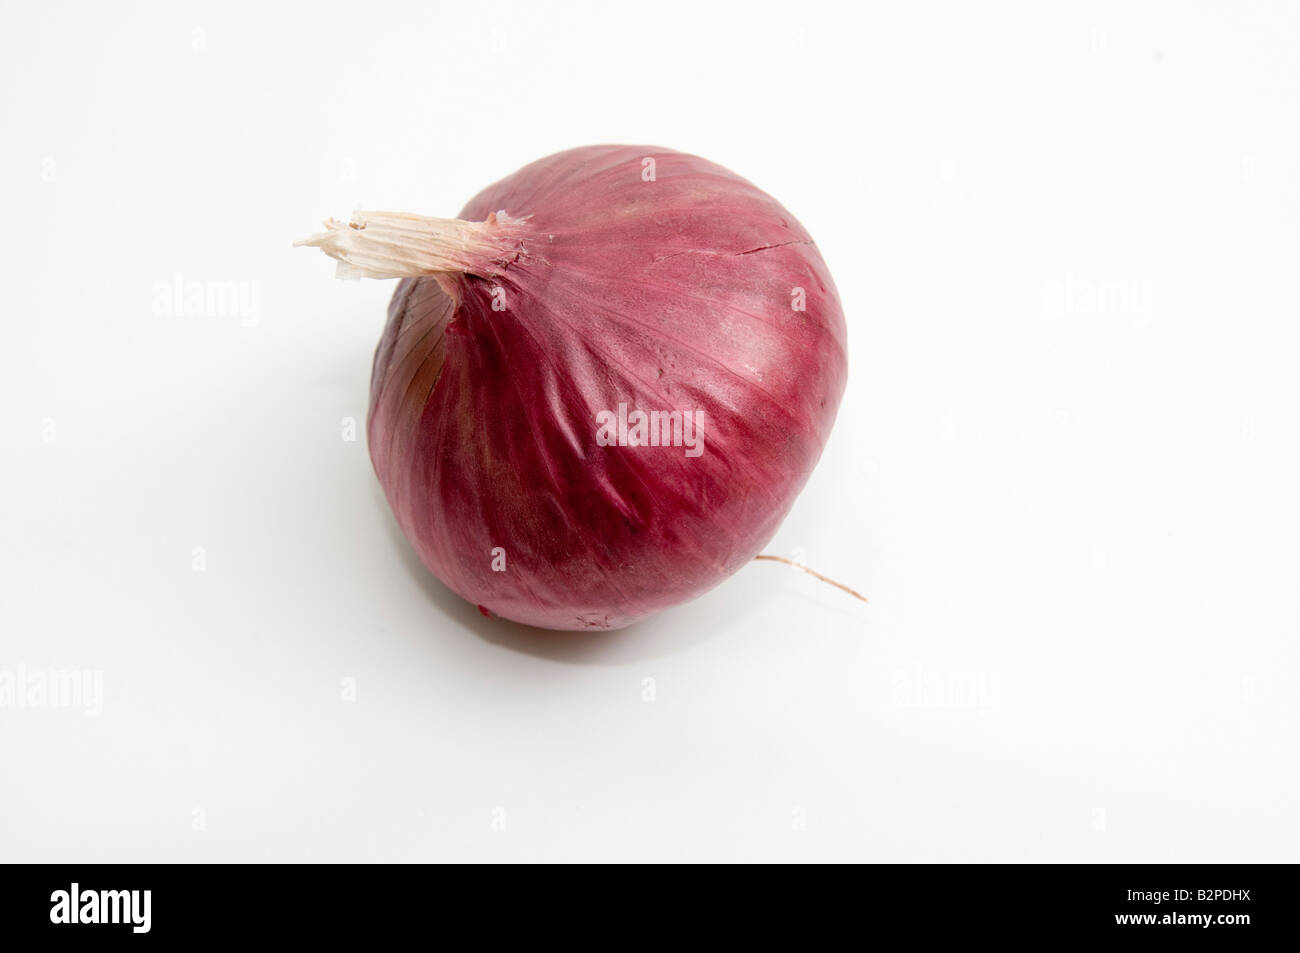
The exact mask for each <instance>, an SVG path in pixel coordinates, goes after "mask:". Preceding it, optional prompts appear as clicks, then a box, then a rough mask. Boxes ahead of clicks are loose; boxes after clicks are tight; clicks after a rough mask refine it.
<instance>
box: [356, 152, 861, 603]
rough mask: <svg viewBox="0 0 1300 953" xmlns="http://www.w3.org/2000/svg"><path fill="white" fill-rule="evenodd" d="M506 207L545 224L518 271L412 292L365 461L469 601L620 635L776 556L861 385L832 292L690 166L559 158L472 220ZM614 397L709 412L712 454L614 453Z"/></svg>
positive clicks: (753, 210)
mask: <svg viewBox="0 0 1300 953" xmlns="http://www.w3.org/2000/svg"><path fill="white" fill-rule="evenodd" d="M646 157H651V158H653V159H654V160H655V180H654V181H644V180H643V178H642V170H643V168H644V166H643V162H642V160H643V159H644V158H646ZM498 210H504V211H505V212H507V213H509V214H510V215H511V216H516V217H519V216H530V217H529V219H528V222H527V225H528V227H529V229H530V233H529V237H528V238H526V239H525V240H524V242H523V249H522V253H521V254H520V255H519V257H518V258H517V259H516V260H514V261H512V262H509V263H508V265H506V266H505V268H504V271H502V273H501V274H499V275H498V276H496V277H492V278H482V277H475V276H456V277H447V276H439V278H437V279H435V278H433V277H420V278H407V279H403V280H402V281H401V282H400V283H399V284H398V287H397V290H396V292H395V294H394V295H393V299H392V303H391V304H390V306H389V316H388V323H387V326H386V327H385V330H384V333H383V337H382V338H381V340H380V342H379V347H378V349H377V350H376V353H375V362H374V372H373V377H372V382H371V403H370V416H369V423H368V435H369V442H370V454H371V459H372V460H373V462H374V467H375V472H376V473H377V474H378V476H379V480H380V483H381V484H382V486H383V488H384V492H385V494H386V495H387V497H388V501H389V504H390V505H391V506H392V509H393V512H394V514H395V515H396V517H397V521H398V523H399V525H400V526H401V528H402V531H403V532H404V533H405V534H406V537H407V538H408V539H409V540H410V541H411V543H412V545H413V546H414V547H415V550H416V551H417V553H418V554H419V556H420V558H421V560H422V561H423V562H424V564H425V565H426V566H427V567H428V568H429V569H430V570H431V571H432V572H433V573H434V575H436V576H437V577H438V578H439V579H441V580H442V581H443V582H444V583H445V584H446V585H447V586H448V587H450V588H451V589H452V590H453V591H455V592H456V593H458V594H459V595H460V596H461V597H463V598H464V599H467V600H468V601H470V602H472V603H475V604H477V605H479V606H480V607H483V608H486V609H487V610H489V611H490V612H492V613H493V614H496V615H500V616H503V617H505V618H507V619H513V620H515V621H517V622H522V623H526V624H529V625H534V626H540V627H543V628H549V629H593V628H594V629H614V628H619V627H622V626H625V625H628V624H630V623H632V622H635V621H637V620H638V619H641V618H644V617H645V616H648V615H650V614H651V613H654V612H657V611H659V610H661V609H665V608H667V607H669V606H673V605H677V604H679V603H682V602H685V601H686V600H688V599H692V598H694V597H695V596H698V595H700V594H701V593H703V592H705V591H706V590H708V589H710V588H712V587H713V586H716V585H717V584H718V583H720V582H722V581H723V580H724V579H726V578H727V577H728V576H730V575H731V574H732V573H734V572H735V571H736V570H738V569H739V568H740V567H742V566H744V565H745V564H746V563H747V562H749V561H750V560H751V559H752V558H753V557H754V556H755V555H756V554H757V553H758V552H759V551H760V549H761V548H762V547H763V546H764V545H765V544H766V543H767V542H768V540H769V539H771V537H772V534H773V533H774V532H775V531H776V529H777V527H778V526H779V525H780V523H781V520H782V519H783V518H784V517H785V515H786V513H787V512H788V511H789V509H790V506H791V504H792V503H793V502H794V499H795V497H796V495H797V494H798V493H799V490H800V489H801V488H802V487H803V485H804V483H805V481H806V480H807V479H808V476H809V474H810V473H811V472H812V469H813V466H814V465H815V464H816V462H817V459H818V457H819V456H820V455H821V452H822V448H823V447H824V446H825V443H826V440H827V437H828V436H829V434H830V431H831V426H832V424H833V423H834V420H835V413H836V410H837V408H838V406H839V402H840V397H841V395H842V394H843V391H844V384H845V377H846V373H847V363H846V356H845V329H844V318H843V314H842V312H841V309H840V302H839V297H838V295H837V293H836V291H835V286H834V284H833V282H832V281H831V276H830V273H829V272H828V271H827V269H826V265H825V264H824V262H823V261H822V258H821V255H819V254H818V252H817V249H816V247H815V246H814V245H813V244H812V241H811V238H810V237H809V235H808V233H807V232H805V231H804V229H803V228H802V226H800V225H799V223H798V222H797V221H795V219H794V218H793V217H792V216H791V215H790V214H789V213H788V212H786V211H785V209H783V208H782V207H781V206H780V205H779V204H778V203H777V202H776V201H775V200H773V199H772V198H771V197H770V196H768V195H766V194H765V193H763V192H761V191H759V190H758V189H757V188H755V187H754V186H753V185H751V184H750V183H748V182H746V181H745V180H744V179H741V178H739V177H738V176H736V175H734V174H733V173H731V172H729V171H727V170H726V169H723V168H722V167H720V166H718V165H715V164H713V163H711V162H707V161H705V160H703V159H700V158H697V157H695V156H690V155H685V154H682V153H678V152H672V151H668V150H664V149H660V148H656V147H646V146H592V147H587V148H581V149H573V150H570V151H568V152H562V153H559V154H557V155H553V156H550V157H548V158H545V159H541V160H539V161H537V162H534V163H532V164H531V165H528V166H526V167H525V168H523V169H521V170H519V171H518V172H516V173H515V174H514V175H511V176H510V177H508V178H506V179H504V180H502V181H500V182H498V183H496V184H495V185H493V186H490V187H489V188H487V189H486V190H484V191H483V192H481V193H480V194H479V195H478V196H476V197H475V198H474V199H473V200H472V201H470V203H469V204H468V205H466V206H465V208H464V210H463V211H462V212H461V214H460V218H462V219H467V220H474V221H480V220H483V219H485V218H486V217H487V216H488V214H489V213H491V212H494V211H498ZM440 282H441V283H442V284H441V285H440ZM494 286H498V287H500V288H501V289H502V290H503V291H504V294H505V303H506V310H504V311H494V310H492V301H493V297H492V294H493V287H494ZM444 288H446V289H447V290H450V291H451V292H452V293H453V295H454V296H449V295H448V294H447V293H446V291H445V290H444ZM795 288H802V289H803V290H804V293H805V295H806V310H803V311H799V310H795V309H794V308H793V307H792V300H793V297H792V296H793V295H794V289H795ZM620 402H622V403H626V404H627V405H628V406H629V408H630V409H642V410H646V411H649V410H682V411H695V410H702V411H703V412H704V424H705V427H704V434H703V446H704V450H703V453H702V454H701V455H700V456H698V457H687V456H686V454H685V452H684V449H683V448H682V447H620V446H599V445H598V444H597V440H596V433H597V424H596V413H597V412H598V411H602V410H611V411H616V410H617V408H618V405H619V404H620ZM497 547H500V549H501V550H503V551H504V558H505V566H506V569H505V571H504V572H498V571H494V570H493V556H492V554H493V550H494V549H495V548H497ZM498 565H500V561H499V560H498Z"/></svg>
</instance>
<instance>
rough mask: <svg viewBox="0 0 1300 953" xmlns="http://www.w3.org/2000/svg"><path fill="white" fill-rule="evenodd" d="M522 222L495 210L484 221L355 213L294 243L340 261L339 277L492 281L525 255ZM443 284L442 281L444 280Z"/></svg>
mask: <svg viewBox="0 0 1300 953" xmlns="http://www.w3.org/2000/svg"><path fill="white" fill-rule="evenodd" d="M523 223H524V219H522V218H511V217H510V216H509V215H507V214H505V212H493V213H492V214H490V215H488V217H487V219H486V220H485V221H482V222H467V221H464V220H462V219H459V218H425V217H424V216H422V215H408V214H406V213H404V212H353V213H352V217H351V218H350V219H348V220H347V221H346V222H341V221H339V220H338V219H335V218H331V219H329V220H328V221H326V222H325V231H323V232H320V233H319V234H316V235H312V236H311V237H310V238H304V239H302V240H300V241H296V242H294V246H295V247H297V246H301V245H309V246H313V247H316V248H319V249H320V250H321V251H323V252H324V253H325V254H327V255H329V256H330V257H331V258H334V259H337V261H338V268H337V270H336V271H335V276H336V277H338V278H350V279H356V278H411V277H415V276H418V275H435V276H444V275H477V276H479V277H481V278H490V277H492V276H494V275H498V274H500V273H501V272H502V271H504V270H505V268H506V266H507V265H508V264H510V262H512V261H514V260H515V259H517V258H518V257H519V255H520V254H521V252H522V251H523V238H524V228H523ZM440 283H441V282H440Z"/></svg>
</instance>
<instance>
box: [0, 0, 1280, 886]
mask: <svg viewBox="0 0 1300 953" xmlns="http://www.w3.org/2000/svg"><path fill="white" fill-rule="evenodd" d="M973 6H974V5H969V4H951V5H933V4H870V5H858V4H845V3H836V4H826V5H820V4H814V3H807V2H800V3H795V4H788V3H785V4H775V5H774V4H759V3H743V4H736V5H734V6H731V7H727V8H724V7H721V6H716V5H713V4H707V3H701V2H690V3H681V4H677V3H666V2H655V3H651V4H627V5H614V4H605V3H590V4H577V3H572V4H568V3H555V4H545V3H524V2H519V3H517V4H503V3H497V4H450V3H427V2H421V3H411V4H408V5H385V4H380V3H347V4H319V3H302V4H298V5H293V6H290V5H281V4H275V5H272V4H266V3H249V4H230V3H211V4H162V3H156V4H155V3H151V4H134V5H127V4H122V3H108V4H98V3H81V4H50V3H44V2H42V3H35V2H33V3H22V4H15V3H6V4H5V6H4V12H3V14H0V97H2V99H0V102H2V106H0V129H3V137H4V139H3V143H4V144H3V148H0V182H3V183H4V204H3V226H2V227H0V260H3V262H4V276H5V282H4V291H3V296H4V297H3V301H4V305H5V307H4V318H3V321H0V361H2V362H3V364H2V368H0V370H2V372H3V373H2V376H0V412H2V417H0V426H2V428H3V435H4V439H3V441H2V442H0V454H2V455H3V457H2V460H0V462H2V467H0V470H2V472H3V474H4V478H3V494H2V495H0V527H2V529H3V543H2V544H0V545H2V547H3V548H2V550H0V587H3V595H2V597H0V672H4V671H8V672H10V673H15V672H17V671H18V667H19V666H25V668H26V670H27V671H29V672H31V671H36V672H38V673H41V672H44V673H49V672H59V671H82V670H86V671H91V672H96V673H100V674H101V676H102V679H103V703H102V713H101V714H100V715H99V716H98V717H93V713H91V714H88V713H87V712H86V711H84V710H78V709H69V708H55V707H45V708H34V707H23V708H18V707H12V706H11V707H7V708H0V763H2V764H3V768H0V857H3V859H6V860H126V861H134V860H142V861H143V860H164V861H166V860H194V861H206V860H325V859H328V860H367V859H374V860H440V859H477V860H542V859H551V860H579V859H582V860H597V859H617V860H624V859H626V860H666V859H715V860H758V859H770V860H780V859H785V860H814V859H817V860H825V859H844V860H848V859H854V860H904V861H993V860H997V861H1020V860H1046V861H1227V860H1240V861H1262V860H1290V861H1295V860H1296V859H1297V854H1298V850H1297V849H1298V848H1300V834H1298V833H1297V824H1296V820H1295V806H1296V803H1297V798H1298V796H1300V792H1297V782H1298V781H1300V769H1298V768H1297V756H1298V749H1297V734H1298V733H1300V732H1298V729H1300V705H1298V703H1297V692H1298V690H1300V650H1298V649H1297V625H1298V622H1300V613H1298V609H1297V607H1298V605H1300V599H1298V598H1297V597H1298V594H1300V593H1298V589H1300V585H1298V584H1300V555H1298V550H1297V539H1298V538H1300V506H1298V504H1297V487H1298V486H1300V451H1298V449H1297V447H1298V444H1297V435H1298V429H1297V411H1298V410H1300V383H1298V382H1297V375H1296V366H1295V365H1296V359H1297V353H1298V351H1297V345H1298V344H1300V333H1298V332H1297V322H1298V321H1300V289H1298V287H1297V278H1298V277H1300V238H1298V234H1300V232H1298V226H1300V108H1298V107H1300V12H1298V8H1297V6H1296V5H1294V4H1286V3H1280V2H1279V3H1262V2H1261V3H1168V4H1143V3H1113V4H1096V3H1089V4H1082V3H1080V4H1069V5H1065V4H1036V3H1024V4H1016V5H1007V4H995V5H979V7H980V8H979V9H978V10H976V9H972V7H973ZM599 142H631V143H651V144H657V145H664V146H669V147H673V148H677V149H682V150H685V151H689V152H695V153H698V154H701V155H704V156H706V157H708V158H710V159H713V160H715V161H717V162H720V163H722V164H723V165H726V166H728V167H731V168H733V169H734V170H736V171H737V172H739V173H740V174H741V175H744V176H746V177H747V178H749V179H751V180H752V181H753V182H755V183H756V184H757V185H759V186H760V187H761V188H764V189H765V190H767V191H769V192H771V193H772V194H773V195H775V196H776V197H777V198H779V199H780V200H781V201H782V202H783V203H784V204H785V205H786V206H787V207H788V208H789V209H790V210H791V211H792V212H793V213H794V214H795V215H796V216H798V217H799V218H800V219H801V220H802V222H803V223H804V224H805V225H806V226H807V227H808V229H809V230H810V231H811V232H812V234H813V235H814V237H815V238H816V239H817V241H818V244H819V246H820V248H821V250H822V253H823V255H824V257H825V259H826V261H827V262H828V264H829V266H830V268H831V271H832V272H833V274H834V275H835V277H836V280H837V282H838V285H839V289H840V293H841V295H842V298H843V301H844V306H845V311H846V314H847V318H848V323H849V334H850V382H849V387H848V392H847V394H846V395H845V399H844V404H843V406H842V408H841V411H840V417H839V421H838V423H837V425H836V430H835V433H834V435H833V437H832V440H831V443H830V445H829V447H828V449H827V451H826V453H825V456H824V457H823V459H822V461H821V463H820V465H819V467H818V470H817V472H816V473H815V475H814V477H813V479H812V481H811V483H810V485H809V486H808V488H807V489H806V491H805V492H804V494H803V496H802V497H801V498H800V500H799V502H798V504H797V505H796V507H795V509H794V511H793V512H792V513H791V515H790V517H789V518H788V519H787V520H786V522H785V525H784V527H783V528H782V529H781V531H780V533H779V535H778V536H777V537H776V539H775V540H773V542H772V544H771V546H770V547H769V551H770V552H774V553H778V554H783V555H786V556H792V555H797V556H798V557H799V558H800V559H803V560H806V562H807V563H808V564H809V565H812V566H813V567H815V568H818V569H820V570H821V571H823V572H825V573H828V574H829V575H832V576H834V577H836V578H839V579H842V580H844V581H845V582H848V583H849V584H851V585H853V586H854V587H855V588H858V589H860V590H861V591H862V592H864V593H865V594H866V595H867V596H868V597H869V598H870V600H871V602H870V605H868V606H863V605H861V604H860V603H856V602H854V601H852V600H851V599H848V598H847V597H845V596H843V595H842V594H841V593H839V592H837V591H836V590H834V589H832V588H830V587H828V586H825V585H822V584H820V583H818V582H817V581H816V580H814V579H811V578H810V577H807V576H805V575H802V574H800V573H798V572H796V571H794V570H791V569H788V568H786V567H783V566H780V565H777V564H763V563H758V564H754V565H751V566H750V567H749V568H747V569H745V570H743V571H742V572H741V573H740V574H738V575H737V576H736V577H734V578H733V579H732V580H731V581H729V582H727V583H726V584H724V585H723V586H722V587H720V588H719V589H717V590H715V591H714V592H712V593H711V594H709V595H707V596H706V597H704V598H702V599H699V600H698V601H696V602H694V603H692V604H689V605H686V606H683V607H681V608H679V609H676V610H673V611H669V612H666V613H664V614H663V615H662V616H660V617H657V618H655V619H653V620H651V621H649V622H647V623H644V624H641V625H639V626H636V627H634V628H632V629H629V630H626V631H622V632H616V633H612V634H568V635H565V634H557V633H546V632H538V631H531V630H524V629H521V628H519V627H517V626H514V625H511V624H508V623H504V622H500V621H492V620H487V619H484V618H482V617H481V616H479V614H478V613H477V612H476V611H475V610H474V608H473V607H472V606H469V605H467V604H464V603H462V602H461V601H460V600H459V599H457V598H456V597H454V596H452V595H450V594H449V593H447V591H446V590H444V589H443V588H442V587H441V586H440V585H439V584H438V583H437V582H436V581H434V580H432V579H431V578H430V577H429V576H428V575H427V573H425V571H424V570H423V569H422V568H421V567H420V566H419V564H418V562H417V561H416V560H415V559H414V557H413V556H412V554H411V551H410V550H409V548H408V547H407V545H406V544H405V542H404V541H403V540H402V538H401V536H400V534H399V533H398V531H397V530H396V529H395V525H394V523H393V520H392V518H391V517H390V515H389V513H388V510H387V507H386V505H385V503H384V501H383V498H382V496H381V494H380V491H379V489H378V486H377V484H376V481H375V479H374V477H373V475H372V473H371V469H370V463H369V460H368V457H367V454H366V448H365V442H364V431H363V426H362V421H363V420H364V416H365V411H366V401H367V384H368V376H369V370H370V360H371V355H372V352H373V348H374V345H375V343H376V341H377V339H378V336H379V332H380V328H381V323H382V321H383V318H384V311H385V306H386V302H387V298H388V296H389V295H390V294H391V291H392V283H391V282H362V283H345V282H337V281H334V280H333V278H332V275H333V267H332V263H331V262H328V261H327V260H326V259H325V258H323V257H322V256H321V255H320V254H319V253H317V252H315V251H313V250H303V249H296V250H295V249H292V248H291V247H290V243H291V241H292V240H293V239H295V238H298V237H301V236H303V235H305V234H308V233H310V232H312V231H314V230H315V229H316V226H317V224H318V222H319V220H320V219H321V218H323V217H325V216H327V215H346V214H347V213H349V212H350V211H351V210H352V209H353V208H357V207H362V208H391V209H398V210H405V211H412V212H419V213H423V214H430V215H454V214H455V213H456V212H457V211H458V210H459V208H460V206H461V204H462V203H463V202H464V201H465V200H466V199H468V198H469V197H470V196H471V195H473V194H474V193H475V192H477V191H478V190H479V189H480V188H482V187H484V186H485V185H487V184H489V183H491V182H493V181H495V180H496V179H498V178H500V177H502V176H504V175H507V174H509V173H510V172H512V171H514V170H515V169H516V168H518V167H519V166H521V165H523V164H524V163H526V162H528V161H531V160H532V159H535V158H538V157H541V156H543V155H546V154H548V153H551V152H554V151H557V150H560V149H564V148H568V147H571V146H576V145H582V144H589V143H599ZM178 280H179V281H180V282H182V284H184V283H189V282H199V283H201V286H202V287H203V288H212V287H219V286H222V285H223V284H224V283H227V282H234V283H235V286H236V287H237V288H238V289H240V290H241V291H242V292H243V293H244V294H245V295H246V296H247V297H246V299H245V305H246V306H245V307H244V308H243V309H238V308H236V309H230V308H227V309H221V308H209V307H207V305H206V304H204V305H202V306H201V307H199V308H198V309H197V310H195V309H192V308H189V307H187V305H186V302H185V301H184V300H183V298H182V299H181V300H179V301H177V300H173V296H172V295H170V293H167V292H166V289H167V288H168V287H170V286H171V285H172V284H173V283H174V282H176V281H178ZM348 417H352V418H355V419H356V420H357V421H358V425H359V436H358V439H357V440H355V441H352V442H349V441H347V440H345V439H343V421H344V419H345V418H348ZM196 549H197V550H201V553H200V554H199V556H196V554H195V550H196ZM196 559H197V560H198V563H197V565H198V566H199V568H202V569H204V571H201V572H200V571H195V567H196ZM348 679H351V680H354V681H352V682H345V680H348ZM648 679H653V682H649V681H647V680H648ZM345 685H355V689H356V698H355V700H354V701H347V700H344V694H345ZM650 688H652V689H653V691H652V692H651V691H650V690H649V689H650ZM651 694H652V695H653V700H649V696H650V695H651ZM502 827H504V830H501V829H500V828H502ZM1229 886H1230V885H1229Z"/></svg>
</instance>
